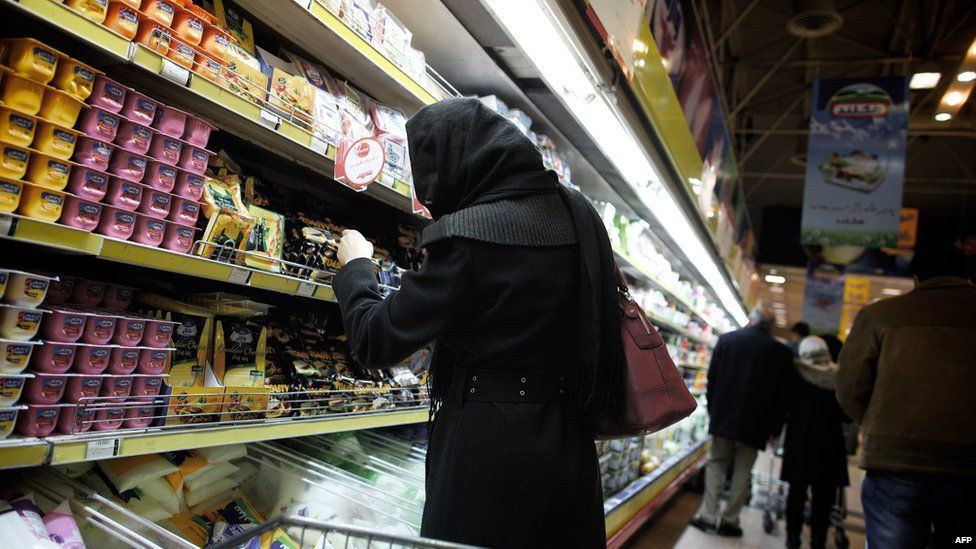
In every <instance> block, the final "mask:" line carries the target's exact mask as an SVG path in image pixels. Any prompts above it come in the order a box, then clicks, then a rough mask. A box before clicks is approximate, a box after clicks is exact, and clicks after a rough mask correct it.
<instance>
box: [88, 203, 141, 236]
mask: <svg viewBox="0 0 976 549" xmlns="http://www.w3.org/2000/svg"><path fill="white" fill-rule="evenodd" d="M135 228H136V214H134V213H132V212H129V211H125V210H120V209H119V208H113V207H110V206H105V207H104V209H103V211H102V220H101V221H99V222H98V227H96V228H95V232H97V233H98V234H102V235H105V236H107V237H109V238H116V239H118V240H128V239H129V237H130V236H132V231H134V230H135Z"/></svg>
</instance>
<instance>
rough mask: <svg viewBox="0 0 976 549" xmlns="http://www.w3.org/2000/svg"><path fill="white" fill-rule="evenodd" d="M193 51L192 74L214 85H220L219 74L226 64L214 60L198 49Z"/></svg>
mask: <svg viewBox="0 0 976 549" xmlns="http://www.w3.org/2000/svg"><path fill="white" fill-rule="evenodd" d="M195 51H196V57H195V58H194V60H193V63H194V67H193V69H194V72H195V73H196V74H199V75H200V76H202V77H203V78H205V79H207V80H209V81H211V82H213V83H214V84H220V83H221V82H220V72H221V70H222V69H224V67H225V66H226V65H227V62H226V61H224V60H223V59H217V58H215V57H214V56H212V55H210V54H209V53H208V52H205V51H203V50H202V49H200V48H195Z"/></svg>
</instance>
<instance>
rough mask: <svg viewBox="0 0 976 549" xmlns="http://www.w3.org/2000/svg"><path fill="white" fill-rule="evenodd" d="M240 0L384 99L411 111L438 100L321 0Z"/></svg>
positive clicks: (255, 13) (257, 15)
mask: <svg viewBox="0 0 976 549" xmlns="http://www.w3.org/2000/svg"><path fill="white" fill-rule="evenodd" d="M236 4H237V5H238V6H240V7H241V8H242V9H243V10H244V11H247V12H249V13H250V14H251V15H253V16H254V17H255V18H256V19H259V20H261V21H262V22H263V23H265V24H267V25H269V26H270V27H271V28H273V29H274V30H276V31H277V32H279V33H280V34H281V35H282V36H284V37H285V38H286V39H288V40H290V41H292V42H294V43H295V44H297V45H298V46H300V47H301V48H302V49H304V50H305V51H307V52H309V53H310V54H312V56H313V57H315V58H317V59H319V60H322V61H325V62H326V63H327V64H328V65H329V66H330V67H332V68H334V69H336V70H337V71H338V72H340V73H341V74H343V75H345V76H346V77H347V78H349V79H350V81H351V82H353V83H354V84H356V86H357V87H359V88H361V89H362V90H364V91H366V93H368V94H370V95H371V96H373V97H375V98H376V99H378V100H380V101H381V102H383V103H387V104H390V105H393V106H395V107H399V108H401V109H404V110H405V111H407V112H408V113H411V114H412V113H413V112H414V111H416V110H417V109H419V108H420V107H422V106H424V105H428V104H430V103H433V102H434V101H435V100H436V99H435V98H434V96H433V95H431V94H430V93H429V92H428V91H426V90H425V89H424V88H423V86H421V85H420V84H419V83H417V82H416V81H415V80H414V79H413V78H412V77H410V76H409V75H407V73H405V72H403V70H402V69H400V67H398V66H397V65H396V64H395V63H393V62H392V61H390V60H389V59H387V58H386V56H384V55H383V54H382V53H380V51H379V50H377V49H376V48H374V47H373V45H372V44H370V43H369V42H367V41H366V40H364V39H363V38H362V37H361V36H359V35H358V34H356V32H355V31H354V30H353V29H351V28H349V26H347V25H346V24H345V23H344V22H343V21H342V20H340V19H339V18H338V17H336V16H335V15H333V14H332V12H330V11H329V10H328V9H326V8H325V7H324V6H323V5H322V4H320V3H319V2H318V1H317V0H283V1H278V2H268V1H267V0H238V1H237V2H236Z"/></svg>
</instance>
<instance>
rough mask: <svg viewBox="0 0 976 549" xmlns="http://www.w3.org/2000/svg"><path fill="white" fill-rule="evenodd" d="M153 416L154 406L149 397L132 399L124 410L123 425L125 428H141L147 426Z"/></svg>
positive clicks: (154, 413)
mask: <svg viewBox="0 0 976 549" xmlns="http://www.w3.org/2000/svg"><path fill="white" fill-rule="evenodd" d="M155 416H156V407H155V406H153V401H152V399H151V398H138V399H132V400H131V401H129V406H128V407H127V408H126V410H125V422H124V425H125V427H126V428H127V429H143V428H146V427H149V424H150V423H152V420H153V419H154V418H155Z"/></svg>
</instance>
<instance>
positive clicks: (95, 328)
mask: <svg viewBox="0 0 976 549" xmlns="http://www.w3.org/2000/svg"><path fill="white" fill-rule="evenodd" d="M118 320H119V317H118V316H116V315H109V314H102V313H95V312H93V313H92V315H91V317H89V318H88V322H87V323H86V324H85V333H84V335H82V336H81V337H82V340H83V341H84V342H85V343H91V344H93V345H107V344H108V342H109V341H111V340H112V336H113V335H115V325H116V324H117V323H118Z"/></svg>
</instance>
